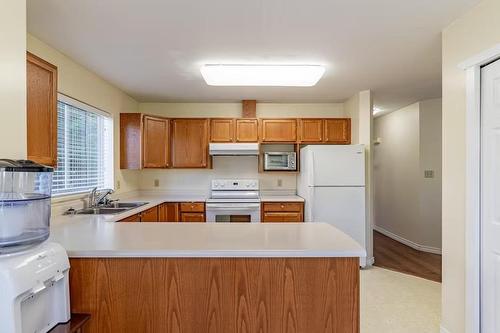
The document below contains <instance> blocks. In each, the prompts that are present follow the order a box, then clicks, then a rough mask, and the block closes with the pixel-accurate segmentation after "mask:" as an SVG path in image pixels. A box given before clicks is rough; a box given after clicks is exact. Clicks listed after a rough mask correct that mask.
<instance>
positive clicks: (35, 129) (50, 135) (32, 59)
mask: <svg viewBox="0 0 500 333" xmlns="http://www.w3.org/2000/svg"><path fill="white" fill-rule="evenodd" d="M26 73H27V80H26V83H27V143H28V147H27V151H28V159H30V160H32V161H35V162H38V163H41V164H44V165H49V166H54V167H55V166H56V165H57V67H56V66H54V65H52V64H50V63H48V62H47V61H45V60H43V59H41V58H39V57H37V56H36V55H34V54H32V53H30V52H27V53H26Z"/></svg>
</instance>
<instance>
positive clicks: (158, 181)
mask: <svg viewBox="0 0 500 333" xmlns="http://www.w3.org/2000/svg"><path fill="white" fill-rule="evenodd" d="M154 185H155V187H158V186H160V180H159V179H155V182H154Z"/></svg>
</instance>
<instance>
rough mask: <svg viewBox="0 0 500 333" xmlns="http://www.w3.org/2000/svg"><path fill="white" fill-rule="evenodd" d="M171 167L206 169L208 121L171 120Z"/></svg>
mask: <svg viewBox="0 0 500 333" xmlns="http://www.w3.org/2000/svg"><path fill="white" fill-rule="evenodd" d="M171 126H172V135H171V140H172V141H171V142H172V146H171V147H172V148H171V149H172V153H171V156H172V167H173V168H206V167H208V119H173V120H172V122H171Z"/></svg>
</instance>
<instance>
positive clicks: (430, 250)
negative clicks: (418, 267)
mask: <svg viewBox="0 0 500 333" xmlns="http://www.w3.org/2000/svg"><path fill="white" fill-rule="evenodd" d="M373 229H374V230H376V231H378V232H380V233H381V234H383V235H385V236H387V237H389V238H392V239H394V240H395V241H398V242H400V243H403V244H404V245H407V246H409V247H411V248H413V249H415V250H417V251H422V252H428V253H433V254H441V249H440V248H437V247H432V246H426V245H420V244H417V243H415V242H413V241H411V240H408V239H406V238H403V237H401V236H398V235H396V234H394V233H392V232H390V231H388V230H386V229H384V228H382V227H379V226H373Z"/></svg>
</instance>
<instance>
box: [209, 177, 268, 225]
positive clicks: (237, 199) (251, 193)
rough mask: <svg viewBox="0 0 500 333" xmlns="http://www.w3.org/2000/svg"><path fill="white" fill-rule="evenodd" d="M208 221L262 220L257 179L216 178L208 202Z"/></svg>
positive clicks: (254, 221)
mask: <svg viewBox="0 0 500 333" xmlns="http://www.w3.org/2000/svg"><path fill="white" fill-rule="evenodd" d="M206 215H207V222H209V223H210V222H226V223H227V222H247V223H258V222H260V197H259V181H258V180H257V179H214V180H212V183H211V189H210V198H209V199H208V200H207V202H206Z"/></svg>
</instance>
